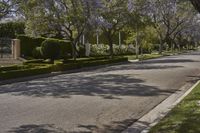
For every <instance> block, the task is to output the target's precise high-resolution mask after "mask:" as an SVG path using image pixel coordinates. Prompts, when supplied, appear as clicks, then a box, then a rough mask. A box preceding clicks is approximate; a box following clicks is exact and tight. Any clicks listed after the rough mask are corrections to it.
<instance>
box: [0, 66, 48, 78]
mask: <svg viewBox="0 0 200 133" xmlns="http://www.w3.org/2000/svg"><path fill="white" fill-rule="evenodd" d="M51 71H52V67H51V66H48V65H46V66H40V67H30V68H18V69H15V70H10V71H0V80H5V79H12V78H20V77H27V76H34V75H39V74H46V73H51Z"/></svg>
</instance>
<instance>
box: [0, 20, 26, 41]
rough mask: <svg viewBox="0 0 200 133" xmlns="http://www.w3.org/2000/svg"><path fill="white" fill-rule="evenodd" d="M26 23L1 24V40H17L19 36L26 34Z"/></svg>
mask: <svg viewBox="0 0 200 133" xmlns="http://www.w3.org/2000/svg"><path fill="white" fill-rule="evenodd" d="M24 30H25V24H24V22H8V23H0V38H5V37H6V38H12V39H14V38H16V36H17V35H19V34H24Z"/></svg>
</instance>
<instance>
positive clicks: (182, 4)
mask: <svg viewBox="0 0 200 133" xmlns="http://www.w3.org/2000/svg"><path fill="white" fill-rule="evenodd" d="M190 5H191V4H189V2H187V1H180V0H177V1H174V0H151V3H150V14H149V15H150V16H151V18H152V22H153V24H154V28H155V29H156V31H157V33H158V35H159V40H160V50H159V52H160V53H162V50H163V44H164V43H167V44H168V45H170V46H171V48H172V50H174V47H175V39H176V37H177V35H178V34H179V33H180V32H181V31H183V30H184V29H185V28H188V27H190V26H189V25H190V22H191V20H192V19H193V17H194V16H195V13H194V12H193V11H192V8H191V6H190Z"/></svg>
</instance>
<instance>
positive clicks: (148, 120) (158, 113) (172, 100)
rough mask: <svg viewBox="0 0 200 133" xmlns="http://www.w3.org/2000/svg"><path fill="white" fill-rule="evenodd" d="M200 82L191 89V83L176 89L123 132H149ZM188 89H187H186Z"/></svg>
mask: <svg viewBox="0 0 200 133" xmlns="http://www.w3.org/2000/svg"><path fill="white" fill-rule="evenodd" d="M199 83H200V81H198V82H197V83H196V84H195V85H193V86H192V87H191V88H190V89H189V90H187V88H189V86H191V84H186V85H184V86H183V87H181V88H180V90H178V91H176V92H175V93H174V94H172V95H171V96H169V97H168V98H167V99H165V100H164V101H163V102H161V103H160V104H159V105H157V106H156V107H155V108H154V109H152V110H151V111H150V112H149V113H147V114H146V115H144V116H143V117H142V118H140V119H139V120H138V121H136V122H135V123H133V125H131V126H130V127H128V128H127V129H126V130H125V131H123V132H122V133H148V132H149V130H150V128H151V127H153V126H155V125H156V124H158V122H159V121H160V120H161V119H162V118H164V117H165V116H166V115H167V114H168V113H169V112H170V111H171V110H172V109H173V108H174V107H175V106H176V105H177V104H179V103H180V102H181V101H182V100H183V99H184V98H185V97H186V96H187V95H188V94H190V92H191V91H192V90H193V89H194V88H195V87H196V86H197V85H198V84H199ZM186 90H187V91H186Z"/></svg>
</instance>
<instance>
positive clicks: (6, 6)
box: [0, 0, 19, 21]
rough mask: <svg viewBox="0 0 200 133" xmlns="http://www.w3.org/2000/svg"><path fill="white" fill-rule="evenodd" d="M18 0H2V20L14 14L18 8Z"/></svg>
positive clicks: (0, 12)
mask: <svg viewBox="0 0 200 133" xmlns="http://www.w3.org/2000/svg"><path fill="white" fill-rule="evenodd" d="M18 3H19V2H18V0H0V21H1V20H2V19H3V18H5V17H8V16H9V15H10V16H12V15H14V14H15V13H16V12H17V10H18Z"/></svg>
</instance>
